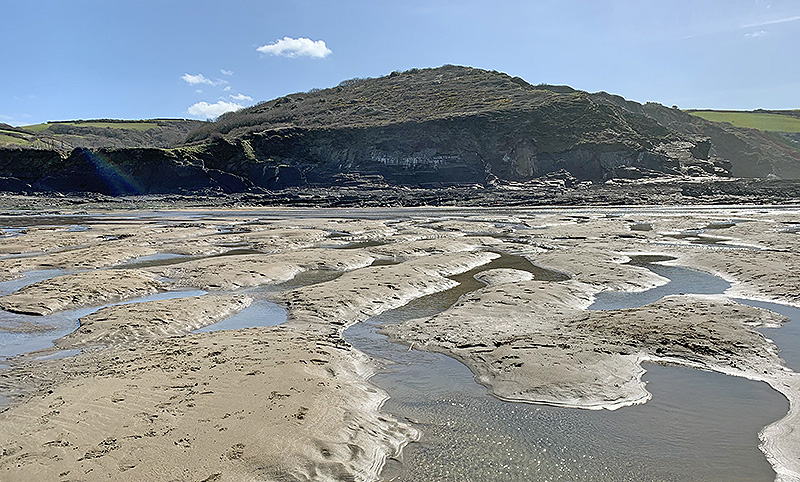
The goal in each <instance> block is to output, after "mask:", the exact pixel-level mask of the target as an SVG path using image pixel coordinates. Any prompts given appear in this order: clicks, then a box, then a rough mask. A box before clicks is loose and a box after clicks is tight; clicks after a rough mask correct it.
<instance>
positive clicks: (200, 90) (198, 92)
mask: <svg viewBox="0 0 800 482" xmlns="http://www.w3.org/2000/svg"><path fill="white" fill-rule="evenodd" d="M194 93H195V94H202V93H203V89H197V90H195V91H194Z"/></svg>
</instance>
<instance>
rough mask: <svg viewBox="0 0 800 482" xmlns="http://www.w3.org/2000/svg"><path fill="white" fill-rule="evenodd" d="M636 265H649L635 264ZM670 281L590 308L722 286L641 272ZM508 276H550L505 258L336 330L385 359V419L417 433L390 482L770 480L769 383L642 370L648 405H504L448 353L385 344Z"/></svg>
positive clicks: (778, 400)
mask: <svg viewBox="0 0 800 482" xmlns="http://www.w3.org/2000/svg"><path fill="white" fill-rule="evenodd" d="M639 261H640V262H641V263H644V262H645V261H647V260H639ZM646 266H647V267H649V268H651V269H653V270H654V271H656V272H658V274H660V275H662V276H665V277H668V278H670V279H671V280H672V282H671V283H669V284H668V285H665V286H662V287H659V288H655V289H654V290H650V291H646V292H643V293H637V294H630V293H626V294H622V293H609V294H606V295H604V296H602V297H599V298H598V301H597V303H596V304H595V305H594V306H593V309H620V308H626V307H633V306H641V305H644V304H647V303H650V302H652V301H655V300H657V299H658V298H660V297H661V296H666V295H668V294H675V293H695V292H699V293H720V292H722V291H724V290H725V289H726V288H727V287H728V284H727V283H726V282H725V281H724V280H721V279H719V278H716V277H714V276H710V275H707V274H705V273H700V272H697V271H694V270H689V269H686V268H680V267H672V266H662V265H658V264H646ZM497 267H512V268H517V269H526V270H529V271H533V272H534V275H535V276H536V277H537V278H538V279H550V280H558V279H560V276H561V275H560V274H559V273H554V272H548V271H547V270H543V269H541V268H537V267H534V266H532V265H530V263H528V262H527V260H524V258H519V257H511V256H503V257H502V258H500V259H499V260H496V261H495V262H494V263H492V264H490V265H487V266H483V267H481V268H480V269H478V270H475V271H473V272H470V273H466V274H464V275H460V276H458V277H455V279H457V280H458V281H460V282H461V283H462V284H461V285H460V286H458V287H456V288H454V289H452V290H449V291H446V292H443V293H438V294H434V295H430V296H426V297H424V298H420V299H417V300H415V301H412V302H411V303H409V304H408V305H406V306H403V307H401V308H398V309H396V310H393V311H390V312H386V313H383V314H381V315H379V316H376V317H373V318H372V319H370V320H368V321H367V322H364V323H360V324H358V325H355V326H353V327H351V328H349V329H348V330H346V332H345V338H346V339H347V341H348V342H350V343H351V344H353V345H354V346H355V347H356V348H358V349H360V350H362V351H364V352H366V353H368V354H370V355H372V356H374V357H376V358H378V359H380V360H383V361H384V362H385V366H384V368H383V369H381V370H380V371H379V372H378V373H377V374H376V375H375V376H374V377H373V378H372V379H371V382H372V383H375V384H376V385H378V386H380V387H381V388H383V389H384V390H386V391H387V392H388V393H389V395H390V397H391V398H390V399H389V400H388V401H387V402H386V404H385V406H384V410H386V411H388V412H390V413H392V414H394V415H395V416H397V417H399V418H403V419H407V420H409V421H411V422H412V423H414V424H415V425H416V426H417V427H418V428H420V429H421V431H422V432H423V436H422V439H421V440H420V441H419V442H416V443H412V444H410V445H409V446H407V447H406V448H405V449H404V452H403V455H402V460H401V461H397V460H393V461H390V462H389V463H388V464H387V466H386V468H385V470H384V473H383V477H384V479H385V480H392V481H418V480H437V481H465V480H481V481H484V480H486V481H491V480H498V481H501V480H502V481H531V480H543V481H544V480H547V481H557V480H562V481H685V480H693V481H772V480H774V477H775V473H774V471H773V470H772V468H771V467H770V465H769V464H768V462H767V461H766V458H765V457H764V455H763V454H762V453H761V452H760V450H759V449H758V445H759V439H758V432H759V431H760V430H761V429H762V428H763V427H765V426H766V425H768V424H770V423H772V422H774V421H775V420H778V419H780V418H781V417H783V416H784V415H785V414H786V412H787V410H788V402H787V401H786V399H785V398H784V397H783V396H782V395H780V394H779V393H778V392H776V391H774V390H772V389H771V388H770V387H769V386H768V385H767V384H765V383H761V382H753V381H749V380H745V379H741V378H735V377H730V376H726V375H721V374H717V373H710V372H704V371H700V370H692V369H686V368H677V367H665V366H659V365H653V364H648V365H646V366H645V368H646V369H647V373H646V374H645V376H644V377H643V379H644V380H645V381H646V382H647V387H648V390H649V391H650V392H651V393H652V394H653V399H652V400H651V401H649V402H647V403H646V404H644V405H638V406H632V407H625V408H622V409H619V410H617V411H607V410H603V411H589V410H578V409H568V408H560V407H550V406H546V405H536V404H523V403H509V402H504V401H501V400H498V399H496V398H494V397H492V396H490V395H488V394H487V391H486V389H485V388H484V387H482V386H481V385H478V384H477V383H476V382H475V381H474V378H473V375H472V373H471V372H470V371H469V369H468V368H466V367H465V366H464V365H462V364H461V363H459V362H457V361H455V360H454V359H452V358H449V357H447V356H444V355H441V354H437V353H430V352H425V351H420V350H409V348H408V347H407V346H405V345H401V344H398V343H392V342H388V340H387V338H386V337H385V336H384V335H381V334H380V333H379V327H380V326H381V325H383V324H388V323H397V322H401V321H403V320H406V319H411V318H416V317H426V316H431V315H433V314H435V313H438V312H440V311H442V310H443V309H446V308H447V307H449V306H450V305H452V303H454V302H455V301H456V300H457V299H458V297H459V296H461V295H462V294H464V293H466V292H469V291H472V290H474V289H478V288H480V287H481V286H482V285H481V284H480V283H479V282H477V281H475V280H474V279H473V278H472V276H473V275H474V274H475V272H476V271H482V270H485V269H491V268H497Z"/></svg>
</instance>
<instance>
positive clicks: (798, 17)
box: [744, 15, 800, 28]
mask: <svg viewBox="0 0 800 482" xmlns="http://www.w3.org/2000/svg"><path fill="white" fill-rule="evenodd" d="M798 20H800V15H795V16H794V17H784V18H777V19H775V20H767V21H766V22H758V23H751V24H749V25H745V26H744V28H753V27H763V26H764V25H775V24H777V23H787V22H796V21H798Z"/></svg>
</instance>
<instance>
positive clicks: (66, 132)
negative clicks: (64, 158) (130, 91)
mask: <svg viewBox="0 0 800 482" xmlns="http://www.w3.org/2000/svg"><path fill="white" fill-rule="evenodd" d="M202 124H203V122H201V121H196V120H187V119H146V120H116V119H92V120H73V121H57V122H45V123H42V124H33V125H27V126H21V127H12V126H9V125H6V124H0V148H2V147H12V148H13V147H33V148H35V149H55V150H61V151H69V150H72V149H73V148H75V147H88V148H102V147H173V146H175V145H178V144H180V143H181V142H183V140H184V139H185V138H186V135H187V134H188V133H189V132H191V131H193V130H194V129H196V128H197V127H198V126H200V125H202Z"/></svg>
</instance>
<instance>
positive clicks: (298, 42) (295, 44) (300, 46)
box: [256, 37, 333, 59]
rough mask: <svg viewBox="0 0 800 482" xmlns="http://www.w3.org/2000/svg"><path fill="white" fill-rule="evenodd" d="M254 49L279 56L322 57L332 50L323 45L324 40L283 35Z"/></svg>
mask: <svg viewBox="0 0 800 482" xmlns="http://www.w3.org/2000/svg"><path fill="white" fill-rule="evenodd" d="M256 50H258V51H259V52H261V53H262V54H269V55H279V56H281V57H289V58H294V57H311V58H314V59H324V58H325V57H327V56H328V55H330V54H332V53H333V51H332V50H331V49H329V48H328V46H327V45H325V41H324V40H311V39H309V38H305V37H300V38H291V37H283V38H282V39H281V40H277V41H275V42H273V43H271V44H267V45H262V46H261V47H258V48H257V49H256Z"/></svg>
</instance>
